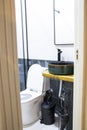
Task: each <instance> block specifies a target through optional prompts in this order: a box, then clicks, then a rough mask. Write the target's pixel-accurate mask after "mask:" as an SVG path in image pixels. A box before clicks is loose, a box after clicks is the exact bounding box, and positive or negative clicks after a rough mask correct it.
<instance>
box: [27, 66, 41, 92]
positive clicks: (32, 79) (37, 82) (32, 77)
mask: <svg viewBox="0 0 87 130" xmlns="http://www.w3.org/2000/svg"><path fill="white" fill-rule="evenodd" d="M42 70H43V69H42V67H41V66H40V65H39V64H33V65H32V66H31V67H30V68H29V71H28V74H27V88H28V89H29V90H32V91H42V85H43V76H42Z"/></svg>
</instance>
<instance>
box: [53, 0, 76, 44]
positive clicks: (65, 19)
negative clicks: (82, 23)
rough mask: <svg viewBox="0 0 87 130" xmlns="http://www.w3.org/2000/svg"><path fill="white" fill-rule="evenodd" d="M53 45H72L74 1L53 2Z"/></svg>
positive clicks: (57, 0)
mask: <svg viewBox="0 0 87 130" xmlns="http://www.w3.org/2000/svg"><path fill="white" fill-rule="evenodd" d="M53 11H54V44H55V45H57V44H58V45H59V44H60V45H61V44H74V0H53Z"/></svg>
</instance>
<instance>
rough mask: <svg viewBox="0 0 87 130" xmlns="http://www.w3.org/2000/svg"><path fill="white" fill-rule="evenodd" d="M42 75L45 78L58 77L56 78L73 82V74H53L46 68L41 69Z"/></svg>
mask: <svg viewBox="0 0 87 130" xmlns="http://www.w3.org/2000/svg"><path fill="white" fill-rule="evenodd" d="M42 75H43V76H44V77H47V78H53V79H58V80H63V81H68V82H74V76H73V75H54V74H51V73H49V71H48V70H45V71H43V73H42Z"/></svg>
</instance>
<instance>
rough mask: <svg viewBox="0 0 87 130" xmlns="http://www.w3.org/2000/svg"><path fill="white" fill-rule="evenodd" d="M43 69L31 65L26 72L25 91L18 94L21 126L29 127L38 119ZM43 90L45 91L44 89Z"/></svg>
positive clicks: (36, 65)
mask: <svg viewBox="0 0 87 130" xmlns="http://www.w3.org/2000/svg"><path fill="white" fill-rule="evenodd" d="M44 69H46V68H43V67H41V66H40V65H39V64H33V65H32V66H31V67H30V68H29V70H28V74H27V86H26V90H24V91H22V92H20V97H21V112H22V123H23V126H27V125H30V124H31V123H33V122H35V121H36V120H38V119H39V118H40V107H41V106H40V105H41V101H42V90H43V76H42V72H43V70H44ZM45 90H47V89H45V88H44V91H45Z"/></svg>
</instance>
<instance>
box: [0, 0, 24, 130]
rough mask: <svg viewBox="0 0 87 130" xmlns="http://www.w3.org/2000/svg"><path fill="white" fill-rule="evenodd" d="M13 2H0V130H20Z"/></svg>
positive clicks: (8, 0)
mask: <svg viewBox="0 0 87 130" xmlns="http://www.w3.org/2000/svg"><path fill="white" fill-rule="evenodd" d="M19 87H20V85H19V77H18V59H17V42H16V22H15V4H14V0H0V130H22V118H21V104H20V96H19V93H20V89H19Z"/></svg>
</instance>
